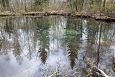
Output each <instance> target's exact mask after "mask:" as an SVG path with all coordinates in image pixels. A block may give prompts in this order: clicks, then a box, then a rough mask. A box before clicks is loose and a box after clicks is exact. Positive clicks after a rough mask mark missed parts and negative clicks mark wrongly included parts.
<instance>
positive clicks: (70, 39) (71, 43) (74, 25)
mask: <svg viewBox="0 0 115 77" xmlns="http://www.w3.org/2000/svg"><path fill="white" fill-rule="evenodd" d="M81 31H82V30H81V25H80V20H71V19H68V20H67V26H66V32H65V42H66V45H67V47H68V54H69V58H70V65H71V67H72V68H73V67H74V66H75V59H76V58H77V52H78V50H79V48H80V38H81Z"/></svg>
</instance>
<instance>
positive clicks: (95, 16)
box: [0, 11, 115, 22]
mask: <svg viewBox="0 0 115 77" xmlns="http://www.w3.org/2000/svg"><path fill="white" fill-rule="evenodd" d="M50 15H59V16H71V17H82V18H93V19H95V20H99V21H105V22H115V17H109V16H107V15H104V14H102V13H100V14H94V13H87V12H85V13H83V12H76V13H68V12H59V11H50V12H23V13H11V12H2V13H0V16H50Z"/></svg>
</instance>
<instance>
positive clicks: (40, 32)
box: [0, 16, 115, 77]
mask: <svg viewBox="0 0 115 77" xmlns="http://www.w3.org/2000/svg"><path fill="white" fill-rule="evenodd" d="M88 63H90V64H92V65H96V66H97V67H99V68H100V69H101V70H103V71H104V72H105V73H106V74H107V75H109V76H110V77H115V23H106V22H100V21H95V20H92V19H81V18H72V17H63V16H47V17H1V18H0V77H45V76H46V75H47V76H50V75H52V74H57V73H58V74H60V76H59V77H62V76H61V75H67V77H74V76H73V75H74V74H76V76H77V77H86V74H87V70H88V65H87V64H88ZM55 72H56V73H55ZM52 77H53V76H52Z"/></svg>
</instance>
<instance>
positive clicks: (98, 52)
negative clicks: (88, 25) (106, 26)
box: [97, 25, 102, 66]
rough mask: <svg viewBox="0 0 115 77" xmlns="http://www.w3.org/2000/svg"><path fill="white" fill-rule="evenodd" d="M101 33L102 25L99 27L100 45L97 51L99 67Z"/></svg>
mask: <svg viewBox="0 0 115 77" xmlns="http://www.w3.org/2000/svg"><path fill="white" fill-rule="evenodd" d="M101 31H102V25H100V26H99V39H98V40H99V44H98V49H97V66H98V63H99V59H100V51H99V50H100V40H101Z"/></svg>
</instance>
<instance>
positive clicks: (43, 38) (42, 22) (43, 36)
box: [35, 18, 49, 64]
mask: <svg viewBox="0 0 115 77" xmlns="http://www.w3.org/2000/svg"><path fill="white" fill-rule="evenodd" d="M35 22H36V29H37V38H38V40H39V41H40V44H39V45H40V48H39V50H38V52H40V58H41V61H42V63H44V64H45V62H46V59H47V52H48V50H49V32H48V29H49V21H48V19H47V18H46V19H45V18H41V19H38V18H37V19H36V21H35Z"/></svg>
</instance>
